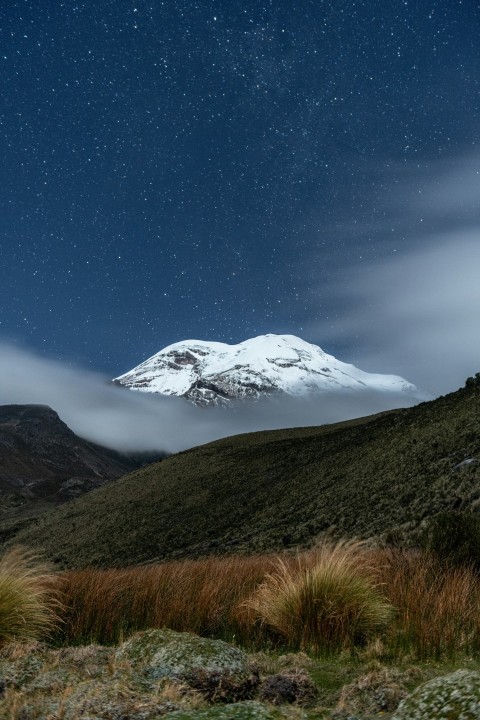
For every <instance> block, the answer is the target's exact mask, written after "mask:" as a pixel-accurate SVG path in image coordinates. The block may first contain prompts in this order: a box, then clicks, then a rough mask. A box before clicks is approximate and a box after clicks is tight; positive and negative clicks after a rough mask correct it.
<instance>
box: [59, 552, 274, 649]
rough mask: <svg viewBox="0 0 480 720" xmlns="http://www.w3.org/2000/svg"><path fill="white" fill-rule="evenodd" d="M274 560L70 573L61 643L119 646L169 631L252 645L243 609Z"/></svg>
mask: <svg viewBox="0 0 480 720" xmlns="http://www.w3.org/2000/svg"><path fill="white" fill-rule="evenodd" d="M272 564H273V558H269V557H237V556H234V557H229V558H210V559H206V560H198V561H182V562H169V563H165V564H163V565H150V566H145V567H134V568H127V569H125V570H81V571H71V572H67V573H65V574H64V575H63V598H62V600H63V603H64V605H65V608H66V611H65V621H66V622H65V625H64V627H63V628H62V641H66V642H79V641H85V640H88V641H96V642H102V643H111V642H117V641H118V640H120V639H121V638H122V637H124V636H126V635H128V634H129V633H131V632H132V631H134V630H141V629H145V628H152V627H153V628H155V627H156V628H162V627H168V628H170V629H172V630H178V631H188V632H194V633H197V634H199V635H215V636H220V637H225V638H226V639H233V638H234V637H235V638H236V639H238V640H240V641H244V642H248V639H249V637H250V636H251V635H252V634H253V633H252V628H247V625H248V621H247V619H246V617H245V612H244V611H243V610H242V608H241V603H242V602H243V601H244V600H245V598H246V597H247V596H248V595H249V594H250V593H251V592H252V591H253V590H254V589H255V587H257V586H258V585H259V583H260V582H261V581H262V579H263V578H264V575H265V571H266V568H269V567H271V566H272Z"/></svg>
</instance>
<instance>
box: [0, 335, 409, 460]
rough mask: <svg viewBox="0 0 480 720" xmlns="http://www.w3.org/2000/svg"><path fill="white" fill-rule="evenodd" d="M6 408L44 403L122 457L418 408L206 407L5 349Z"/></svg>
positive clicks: (372, 399) (329, 402) (334, 401)
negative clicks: (13, 405) (231, 436)
mask: <svg viewBox="0 0 480 720" xmlns="http://www.w3.org/2000/svg"><path fill="white" fill-rule="evenodd" d="M0 379H1V384H0V404H1V405H8V404H29V403H35V404H43V405H49V406H50V407H52V408H53V409H54V410H56V411H57V412H58V414H59V415H60V417H61V419H62V420H63V421H64V422H65V423H66V424H67V425H68V426H69V427H70V428H71V429H72V430H73V431H74V432H75V433H77V434H78V435H80V436H81V437H84V438H86V439H88V440H91V441H94V442H97V443H99V444H101V445H105V446H107V447H112V448H115V449H117V450H120V451H123V452H128V451H144V450H157V451H166V452H177V451H179V450H184V449H186V448H189V447H193V446H196V445H201V444H203V443H206V442H210V441H212V440H216V439H218V438H221V437H228V436H230V435H236V434H238V433H244V432H252V431H255V430H266V429H275V428H282V427H298V426H307V425H321V424H323V423H331V422H337V421H340V420H345V419H347V418H354V417H361V416H363V415H370V414H372V413H375V412H379V411H381V410H385V409H387V408H393V407H400V406H406V405H409V404H412V400H411V398H410V397H408V396H405V395H402V394H400V393H398V394H394V393H389V394H385V393H375V392H364V393H361V394H359V393H355V394H353V393H348V392H345V393H343V394H342V393H340V394H337V393H335V395H328V394H324V395H321V396H317V397H315V398H312V399H311V400H308V401H305V400H298V399H291V398H282V399H277V400H275V401H264V402H258V403H253V404H249V403H247V404H245V403H243V404H242V403H239V404H238V405H237V406H236V408H235V409H234V411H230V410H229V411H226V410H224V409H222V408H209V409H201V408H198V407H196V406H194V405H192V404H190V403H188V402H187V401H185V400H183V399H181V398H168V397H163V396H162V397H159V396H155V395H145V394H143V393H137V392H132V391H130V390H126V389H123V388H119V387H117V386H115V385H113V384H112V383H111V382H110V380H109V379H108V378H106V377H104V376H102V375H98V374H95V373H92V372H89V371H86V370H80V369H72V368H71V367H68V366H65V365H63V364H62V363H59V362H56V361H52V360H47V359H45V358H42V357H37V356H35V355H33V354H31V353H29V352H27V351H25V350H22V349H19V348H18V347H16V346H12V345H9V344H5V343H4V344H0Z"/></svg>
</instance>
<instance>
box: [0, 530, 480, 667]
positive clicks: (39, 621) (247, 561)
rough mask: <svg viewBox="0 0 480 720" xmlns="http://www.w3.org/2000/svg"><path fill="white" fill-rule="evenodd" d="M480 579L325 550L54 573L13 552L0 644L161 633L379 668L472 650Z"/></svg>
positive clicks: (370, 553) (440, 564)
mask: <svg viewBox="0 0 480 720" xmlns="http://www.w3.org/2000/svg"><path fill="white" fill-rule="evenodd" d="M479 607H480V576H479V575H478V574H477V573H476V572H474V570H473V569H472V568H470V567H468V566H467V567H454V566H450V565H448V564H447V563H446V562H445V561H441V560H439V559H438V558H436V557H435V556H434V555H431V554H428V553H426V552H423V551H413V550H394V549H370V548H368V547H367V546H365V545H364V544H363V543H359V542H339V543H336V544H328V543H325V544H323V545H320V546H319V547H317V548H315V549H313V550H310V551H308V552H304V553H300V554H296V555H288V554H283V555H281V556H279V555H262V556H246V557H241V556H230V557H227V558H217V557H211V558H207V559H204V560H190V561H177V562H169V563H163V564H157V565H147V566H137V567H132V568H125V569H118V568H117V569H112V570H100V569H86V570H72V571H66V572H63V573H54V572H52V571H51V570H49V569H48V568H47V567H46V566H45V565H43V564H39V563H38V561H36V560H35V558H34V557H32V556H31V555H30V554H28V553H25V552H22V551H19V550H18V549H14V550H12V551H9V553H7V554H6V555H5V556H4V558H3V559H2V560H0V643H4V642H6V641H8V640H11V639H14V638H15V637H18V638H20V639H24V638H36V637H37V638H41V637H48V638H49V639H50V642H53V643H55V644H56V645H63V646H65V645H78V644H86V643H92V642H93V643H101V644H113V643H117V642H119V641H121V640H123V639H124V638H125V637H127V636H128V635H130V634H131V633H133V632H135V631H138V630H143V629H147V628H169V629H171V630H176V631H186V632H191V633H195V634H197V635H202V636H205V637H216V638H221V639H223V640H226V641H228V642H232V641H233V642H235V643H237V644H240V645H242V646H244V647H247V648H249V649H251V650H262V649H265V648H270V649H274V650H279V651H298V650H301V651H306V652H309V653H313V654H317V655H328V654H332V653H336V652H341V651H344V650H348V651H350V652H356V651H357V650H358V649H365V647H367V646H369V645H372V644H375V645H376V647H377V654H380V655H382V656H383V657H385V658H398V657H402V656H404V655H409V656H412V657H416V658H418V659H429V658H437V659H438V658H455V657H458V656H462V655H470V654H475V653H477V652H479V651H480V613H479V612H478V608H479Z"/></svg>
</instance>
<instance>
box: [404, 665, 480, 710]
mask: <svg viewBox="0 0 480 720" xmlns="http://www.w3.org/2000/svg"><path fill="white" fill-rule="evenodd" d="M479 718H480V673H478V672H473V671H469V670H457V672H454V673H451V674H450V675H443V676H442V677H437V678H435V679H434V680H430V681H429V682H427V683H424V684H423V685H420V686H419V687H418V688H417V689H416V690H415V691H414V692H413V693H412V694H411V695H409V696H408V697H407V698H406V699H405V700H403V701H402V702H401V703H400V705H399V706H398V709H397V712H396V713H395V714H394V715H393V717H392V720H478V719H479Z"/></svg>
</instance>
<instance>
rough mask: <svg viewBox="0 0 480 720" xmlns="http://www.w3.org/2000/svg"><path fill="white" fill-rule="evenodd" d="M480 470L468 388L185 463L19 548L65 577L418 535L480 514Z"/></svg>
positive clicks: (120, 483) (226, 445) (479, 416)
mask: <svg viewBox="0 0 480 720" xmlns="http://www.w3.org/2000/svg"><path fill="white" fill-rule="evenodd" d="M479 459H480V391H479V388H478V387H477V388H465V389H462V390H459V391H457V392H455V393H452V394H450V395H447V396H445V397H442V398H438V399H437V400H434V401H431V402H428V403H423V404H421V405H417V406H416V407H414V408H408V409H405V410H395V411H391V412H387V413H382V414H380V415H377V416H374V417H370V418H363V419H360V420H353V421H349V422H345V423H339V424H337V425H331V426H323V427H319V428H312V427H310V428H297V429H293V430H277V431H269V432H259V433H252V434H247V435H241V436H236V437H231V438H227V439H223V440H220V441H217V442H213V443H210V444H208V445H204V446H201V447H198V448H194V449H191V450H188V451H186V452H182V453H179V454H177V455H174V456H171V457H170V458H168V459H166V460H164V461H163V462H162V463H159V464H155V465H151V466H149V467H146V468H142V469H141V470H138V471H136V472H134V473H132V474H130V475H128V476H126V477H123V478H121V479H120V480H117V481H116V482H114V483H111V484H109V485H108V486H105V487H102V488H100V489H98V490H95V491H93V492H91V493H89V494H88V495H85V496H83V497H81V498H79V499H77V500H74V501H72V502H70V503H67V504H66V505H64V506H63V507H61V508H59V509H57V510H56V511H54V512H52V513H48V514H46V515H44V516H42V517H41V518H39V519H38V520H37V521H36V524H35V525H34V526H32V527H31V528H29V530H28V531H24V532H21V533H19V535H18V536H17V537H16V541H18V542H22V543H23V544H27V545H35V546H36V547H39V546H40V547H43V548H44V549H45V551H46V553H47V555H48V556H50V557H51V558H53V559H54V560H56V561H57V562H58V563H59V564H61V565H63V566H85V565H89V564H94V565H105V566H108V565H125V564H135V563H141V562H148V561H153V560H163V559H168V558H182V557H198V556H201V555H207V554H211V553H219V554H224V553H230V552H265V551H274V550H278V549H282V548H285V547H294V546H307V545H309V544H311V543H312V542H314V541H315V540H316V539H318V538H319V537H320V536H321V535H322V534H323V533H326V532H330V533H334V534H335V535H337V536H347V537H348V536H357V537H372V536H378V535H382V534H385V533H392V532H395V528H397V531H398V532H399V533H404V534H405V533H406V534H407V535H408V533H409V532H410V531H412V530H413V529H415V528H416V527H417V526H418V524H419V523H420V522H421V521H422V519H424V518H425V517H427V516H428V515H431V514H434V513H436V512H439V511H440V510H445V509H462V510H464V509H473V510H477V509H478V508H479V507H480V463H479V462H478V460H479ZM464 461H468V462H464ZM462 463H463V464H462Z"/></svg>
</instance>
